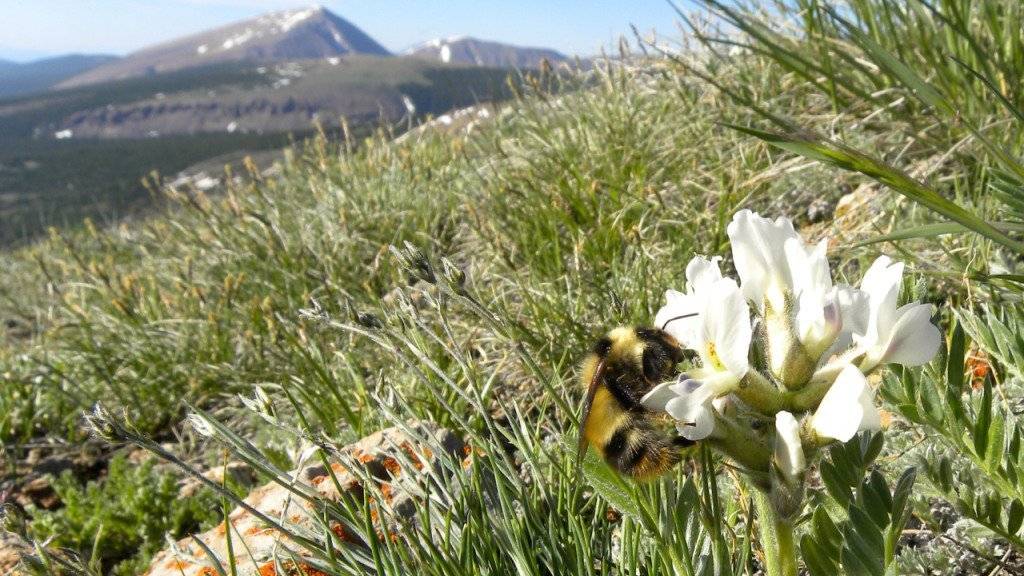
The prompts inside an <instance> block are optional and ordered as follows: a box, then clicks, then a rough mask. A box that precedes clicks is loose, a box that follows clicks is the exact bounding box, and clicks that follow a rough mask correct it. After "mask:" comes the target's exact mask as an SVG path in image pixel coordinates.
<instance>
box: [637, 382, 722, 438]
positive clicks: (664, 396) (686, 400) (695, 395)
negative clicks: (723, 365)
mask: <svg viewBox="0 0 1024 576" xmlns="http://www.w3.org/2000/svg"><path fill="white" fill-rule="evenodd" d="M679 380H680V381H679V382H669V383H667V384H663V385H661V386H658V387H656V388H655V389H654V390H651V391H650V392H649V393H647V395H646V396H644V398H643V404H644V406H645V407H646V408H648V409H650V410H663V411H665V412H667V413H668V414H669V415H670V416H672V417H673V418H675V419H676V420H678V421H679V423H678V424H676V430H678V431H679V434H680V435H681V436H682V437H683V438H686V439H687V440H702V439H704V438H707V437H708V436H710V435H711V433H712V432H714V430H715V399H716V398H717V397H718V396H720V395H721V394H725V393H727V392H728V387H727V386H724V385H723V381H722V380H720V379H719V380H712V381H709V382H702V381H700V380H694V379H693V378H687V377H686V376H685V375H682V376H680V377H679Z"/></svg>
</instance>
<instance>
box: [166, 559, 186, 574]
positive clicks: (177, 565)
mask: <svg viewBox="0 0 1024 576" xmlns="http://www.w3.org/2000/svg"><path fill="white" fill-rule="evenodd" d="M191 565H192V563H191V562H186V561H184V560H179V559H177V558H171V559H169V560H168V561H167V564H164V566H165V567H167V568H169V569H171V570H174V571H176V572H181V571H183V570H184V569H185V568H188V567H189V566H191Z"/></svg>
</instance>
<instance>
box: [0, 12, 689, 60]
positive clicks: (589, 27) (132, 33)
mask: <svg viewBox="0 0 1024 576" xmlns="http://www.w3.org/2000/svg"><path fill="white" fill-rule="evenodd" d="M313 3H316V0H3V2H2V4H3V18H2V21H0V58H5V59H10V60H18V61H25V60H29V59H34V58H39V57H44V56H50V55H55V54H65V53H69V52H85V53H111V54H125V53H127V52H131V51H133V50H136V49H138V48H141V47H143V46H146V45H149V44H153V43H156V42H160V41H162V40H169V39H171V38H175V37H178V36H182V35H185V34H189V33H192V32H199V31H202V30H206V29H209V28H213V27H216V26H219V25H222V24H227V23H229V22H233V21H236V20H243V19H245V18H249V17H251V16H255V15H257V14H260V13H262V12H266V11H270V10H278V9H284V8H293V7H300V6H307V5H310V4H313ZM681 3H684V4H685V0H683V1H682V2H681ZM319 4H321V5H323V6H325V7H327V8H329V9H330V10H332V11H333V12H335V13H336V14H338V15H339V16H342V17H344V18H346V19H348V20H349V21H351V22H352V23H354V24H355V25H356V26H359V27H360V28H362V29H363V30H364V31H366V32H367V33H368V34H370V35H371V36H373V37H374V38H376V39H377V40H378V41H379V42H381V43H382V44H384V46H386V47H387V48H389V49H391V50H393V51H398V50H401V49H403V48H406V47H408V46H410V45H412V44H415V43H417V42H420V41H422V40H427V39H430V38H436V37H443V36H453V35H459V34H466V35H470V36H476V37H480V38H484V39H490V40H498V41H502V42H511V43H515V44H523V45H532V46H545V47H552V48H555V49H558V50H561V51H563V52H566V53H569V54H580V55H587V54H594V53H596V52H597V51H598V50H599V49H600V48H601V47H602V46H610V45H613V43H614V41H615V39H616V38H618V37H619V35H622V34H626V35H631V32H630V28H629V25H630V24H635V25H636V26H637V27H638V28H639V29H640V30H642V31H644V32H645V33H646V32H649V31H651V30H652V29H653V30H657V32H658V33H659V34H660V35H663V36H669V37H676V36H677V35H678V32H677V29H676V27H675V22H676V18H675V13H674V12H673V10H672V8H671V6H669V5H668V3H667V2H666V0H618V1H610V0H597V1H590V2H587V1H583V0H563V1H557V2H545V1H543V0H504V1H496V0H476V1H473V0H443V1H441V0H433V1H429V2H428V1H423V0H419V1H417V0H334V1H332V0H321V1H320V2H319Z"/></svg>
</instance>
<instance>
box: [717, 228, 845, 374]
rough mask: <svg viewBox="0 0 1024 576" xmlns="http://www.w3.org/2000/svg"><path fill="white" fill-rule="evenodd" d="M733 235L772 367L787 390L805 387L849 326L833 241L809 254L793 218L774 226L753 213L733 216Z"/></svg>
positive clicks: (738, 267)
mask: <svg viewBox="0 0 1024 576" xmlns="http://www.w3.org/2000/svg"><path fill="white" fill-rule="evenodd" d="M728 232H729V239H730V241H731V243H732V253H733V260H734V261H735V264H736V271H737V272H738V273H739V275H740V280H741V281H742V286H743V294H744V296H746V298H747V299H748V300H749V301H750V302H751V303H752V304H753V305H754V307H755V308H757V309H758V311H760V312H761V313H762V314H763V315H764V317H765V320H766V328H767V330H768V350H767V352H768V363H769V365H770V368H771V370H772V372H773V373H774V374H775V375H776V376H778V377H782V378H783V379H784V380H786V381H787V385H789V384H793V385H800V384H802V383H803V381H804V380H805V379H806V377H807V376H808V374H807V371H808V366H810V367H813V365H815V364H817V362H818V360H819V359H820V358H821V357H822V354H823V353H824V352H825V351H826V350H828V349H829V348H830V347H831V346H832V344H833V342H834V341H835V340H836V339H837V337H838V336H839V334H840V330H841V328H842V324H843V322H842V321H843V315H842V310H841V302H840V295H839V292H840V289H839V288H836V287H834V286H833V285H832V274H831V271H830V270H829V265H828V259H827V258H826V256H825V251H826V248H827V247H828V241H827V240H822V241H821V242H819V243H818V244H817V245H816V246H814V247H813V248H810V249H809V248H808V247H807V245H806V244H805V243H804V241H803V239H802V238H801V237H800V235H799V234H797V232H796V230H794V229H793V223H792V222H790V221H789V220H788V219H786V218H778V219H776V220H775V221H774V222H773V221H771V220H768V219H766V218H762V217H761V216H759V215H757V214H754V213H752V212H750V211H749V210H741V211H739V212H737V213H736V215H735V216H733V221H732V222H731V223H730V224H729V228H728ZM794 339H795V340H796V341H797V342H799V343H800V345H801V346H797V345H796V342H794ZM790 380H792V382H790Z"/></svg>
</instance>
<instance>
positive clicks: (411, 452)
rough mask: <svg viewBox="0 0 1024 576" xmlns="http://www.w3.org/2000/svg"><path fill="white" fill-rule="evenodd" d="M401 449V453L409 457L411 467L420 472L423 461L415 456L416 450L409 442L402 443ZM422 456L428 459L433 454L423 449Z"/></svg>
mask: <svg viewBox="0 0 1024 576" xmlns="http://www.w3.org/2000/svg"><path fill="white" fill-rule="evenodd" d="M401 448H402V451H403V452H405V453H406V455H407V456H409V459H410V460H412V465H413V466H415V467H416V469H417V470H422V469H423V461H422V460H420V457H419V455H418V454H416V449H415V448H414V447H413V445H412V444H411V443H409V441H405V442H402V444H401ZM423 455H424V456H426V457H427V458H430V457H432V456H433V453H430V451H429V449H424V451H423Z"/></svg>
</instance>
